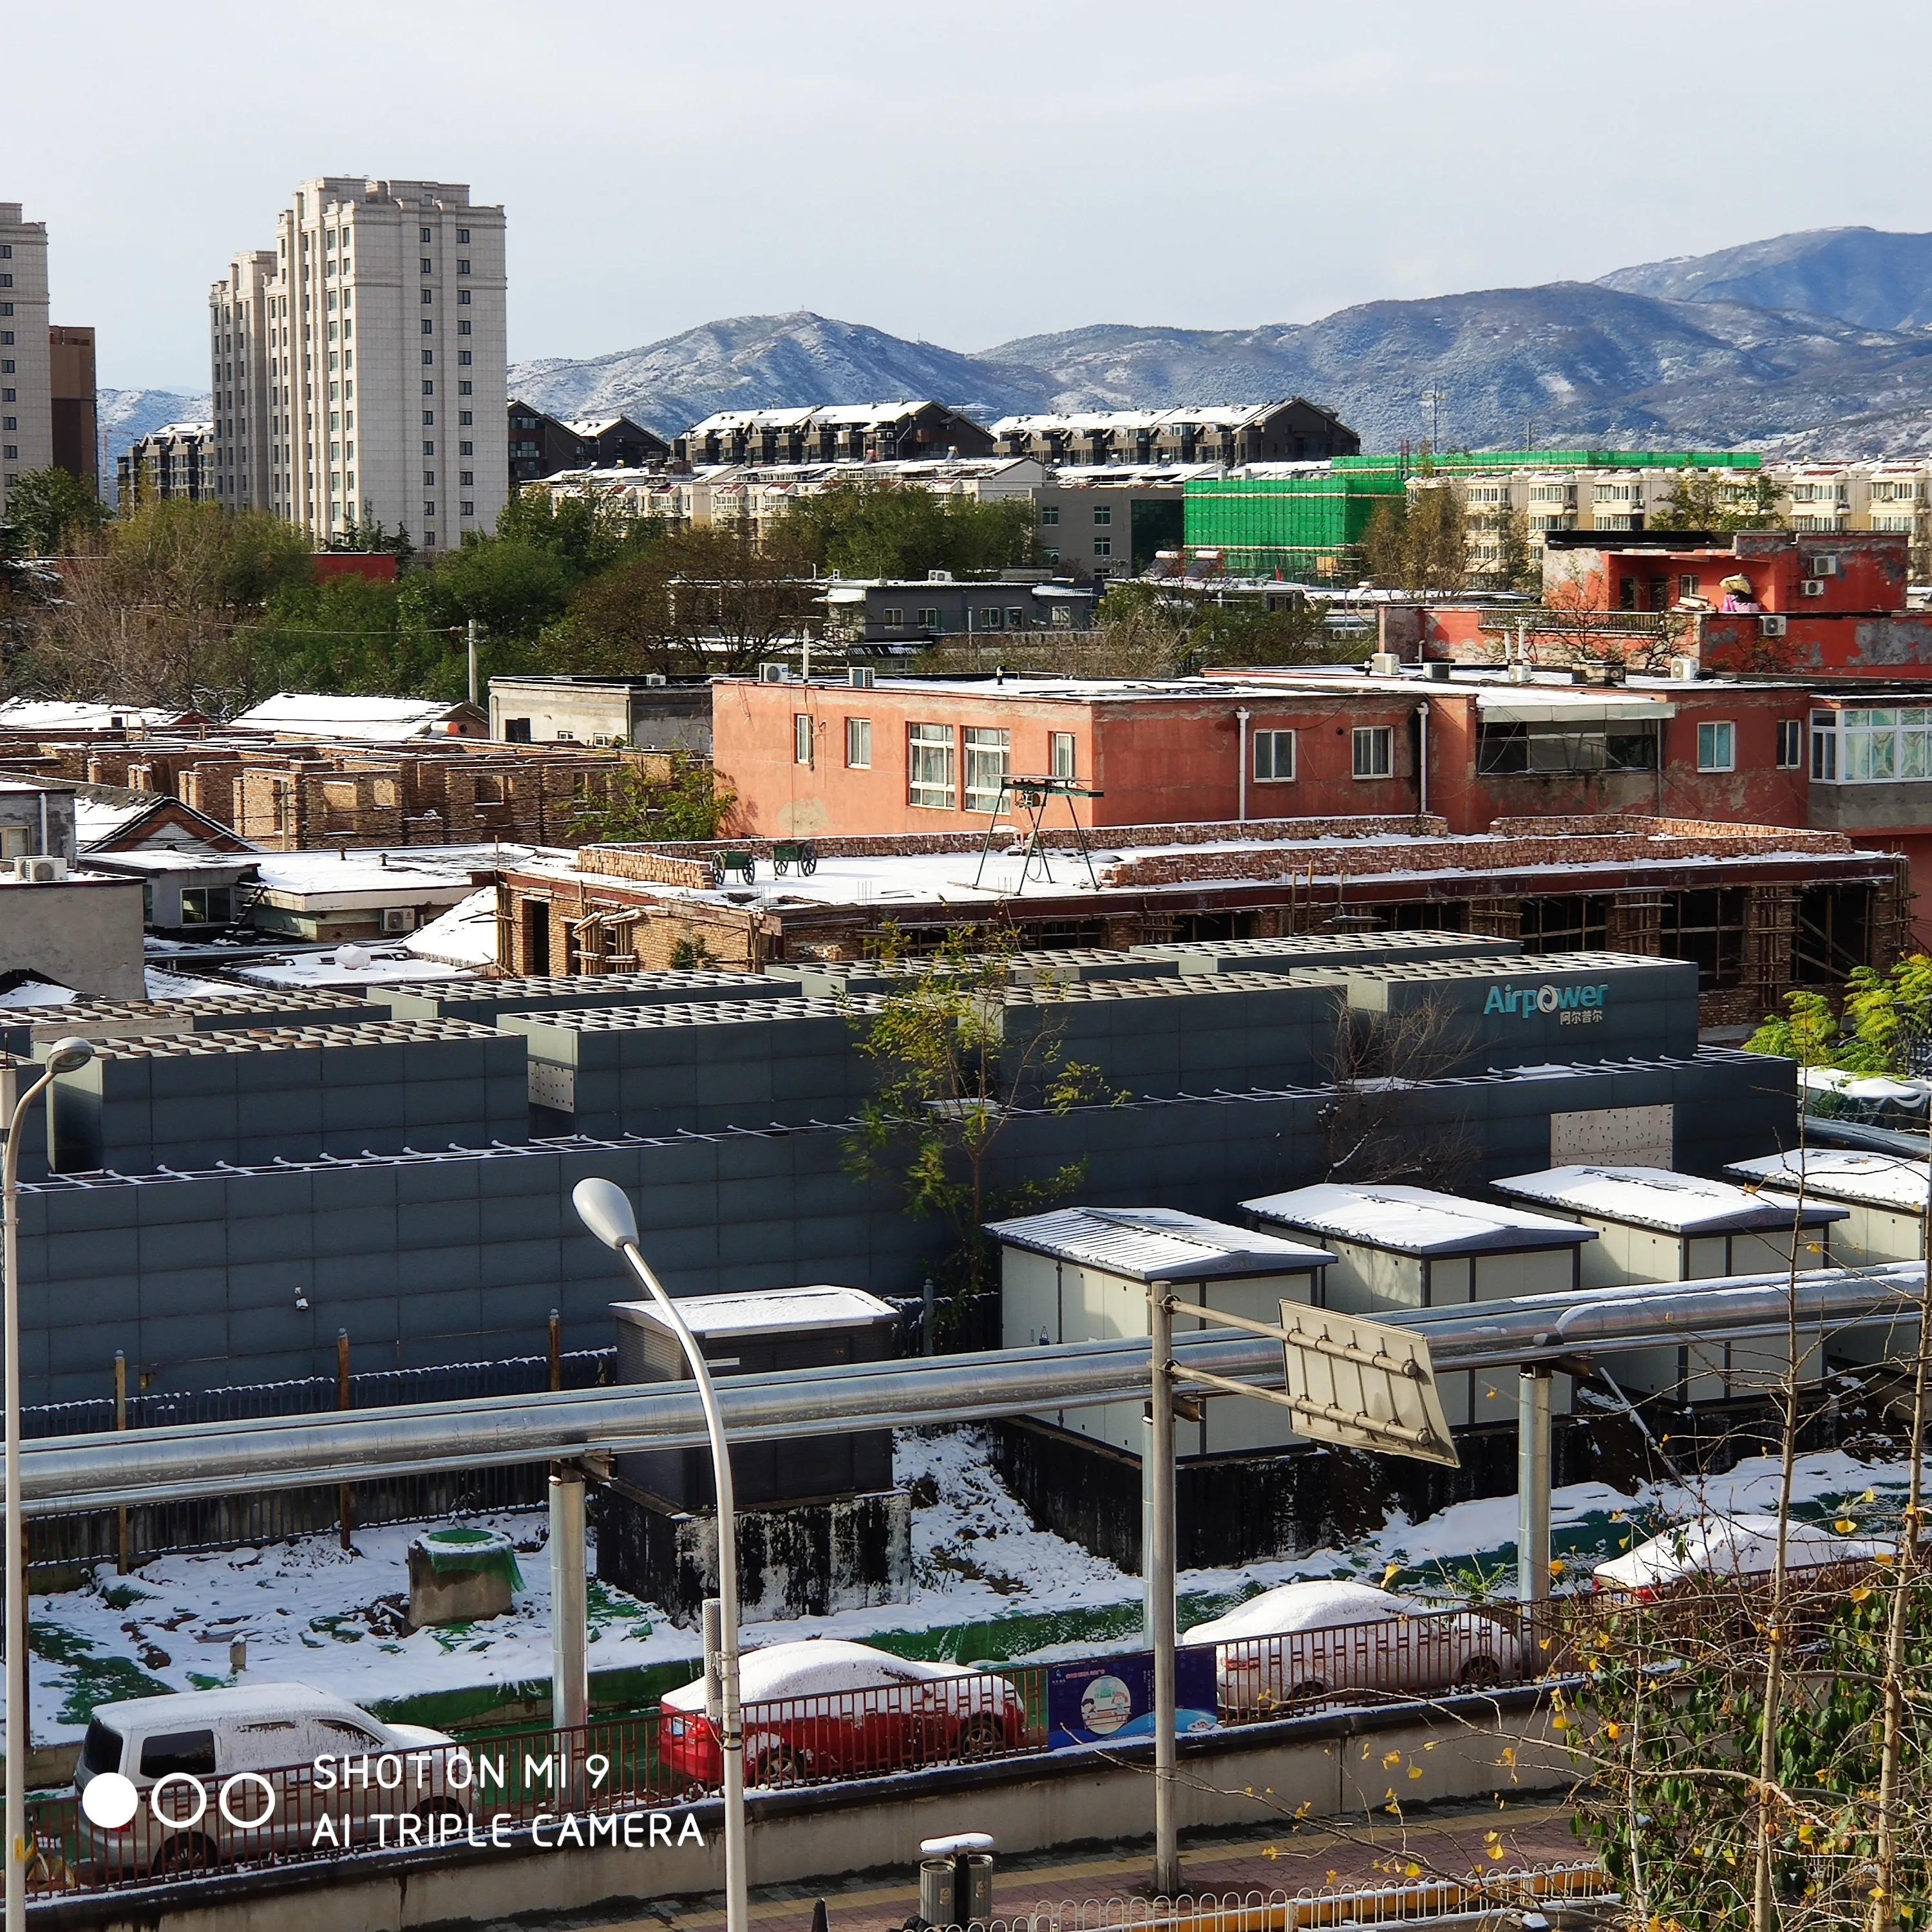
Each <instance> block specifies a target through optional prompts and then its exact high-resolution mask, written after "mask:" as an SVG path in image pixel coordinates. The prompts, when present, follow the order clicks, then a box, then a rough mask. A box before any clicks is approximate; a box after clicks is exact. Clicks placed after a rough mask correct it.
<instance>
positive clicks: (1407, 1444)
mask: <svg viewBox="0 0 1932 1932" xmlns="http://www.w3.org/2000/svg"><path fill="white" fill-rule="evenodd" d="M1281 1326H1282V1333H1283V1345H1282V1355H1283V1367H1282V1373H1283V1387H1284V1388H1286V1390H1287V1391H1288V1403H1289V1408H1290V1409H1292V1411H1293V1412H1294V1415H1295V1427H1296V1429H1297V1430H1299V1431H1300V1432H1301V1434H1303V1435H1304V1436H1310V1437H1312V1438H1313V1439H1314V1440H1315V1441H1316V1442H1333V1443H1335V1444H1336V1445H1338V1446H1339V1447H1340V1448H1344V1449H1373V1450H1376V1451H1379V1452H1380V1453H1381V1454H1383V1455H1385V1456H1406V1457H1409V1458H1410V1459H1411V1460H1413V1461H1415V1462H1420V1463H1443V1464H1445V1465H1446V1466H1448V1468H1450V1469H1457V1468H1460V1466H1461V1464H1462V1460H1463V1459H1462V1458H1461V1457H1460V1456H1459V1455H1458V1454H1457V1452H1456V1445H1455V1442H1454V1439H1453V1438H1452V1437H1451V1435H1450V1433H1449V1424H1448V1418H1446V1417H1445V1415H1443V1413H1442V1397H1441V1396H1440V1394H1438V1393H1437V1391H1436V1370H1435V1365H1434V1364H1433V1363H1432V1362H1431V1361H1430V1355H1429V1344H1428V1343H1427V1342H1426V1341H1424V1340H1423V1338H1422V1337H1421V1336H1420V1335H1418V1334H1415V1333H1413V1332H1412V1331H1410V1330H1408V1329H1406V1328H1389V1327H1387V1326H1385V1325H1384V1324H1382V1322H1364V1321H1363V1320H1361V1319H1360V1318H1359V1317H1358V1316H1352V1315H1343V1314H1341V1313H1339V1312H1337V1310H1334V1309H1330V1308H1309V1307H1304V1305H1303V1304H1301V1302H1298V1301H1284V1302H1283V1304H1281Z"/></svg>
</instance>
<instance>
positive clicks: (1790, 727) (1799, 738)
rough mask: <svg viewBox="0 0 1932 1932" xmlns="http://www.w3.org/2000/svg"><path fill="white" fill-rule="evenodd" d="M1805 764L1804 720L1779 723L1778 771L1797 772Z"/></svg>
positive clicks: (1787, 720)
mask: <svg viewBox="0 0 1932 1932" xmlns="http://www.w3.org/2000/svg"><path fill="white" fill-rule="evenodd" d="M1804 762H1805V725H1804V722H1803V721H1802V719H1799V718H1780V719H1779V720H1778V769H1779V770H1780V771H1781V772H1795V771H1796V770H1797V769H1799V766H1801V765H1802V764H1803V763H1804Z"/></svg>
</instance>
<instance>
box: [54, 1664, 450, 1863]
mask: <svg viewBox="0 0 1932 1932" xmlns="http://www.w3.org/2000/svg"><path fill="white" fill-rule="evenodd" d="M325 1758H328V1759H333V1760H336V1765H335V1767H334V1768H333V1769H332V1772H330V1773H329V1774H328V1775H325V1776H324V1777H323V1778H320V1779H318V1778H317V1775H316V1773H315V1769H314V1767H315V1766H316V1764H317V1761H318V1760H322V1759H325ZM344 1760H347V1761H348V1763H350V1765H352V1766H367V1769H365V1770H363V1771H362V1772H360V1773H357V1772H350V1774H349V1775H347V1776H346V1777H345V1776H344V1775H343V1761H344ZM452 1767H453V1768H454V1770H453V1775H452ZM104 1772H118V1773H119V1774H120V1775H121V1776H122V1777H124V1778H126V1779H127V1780H128V1781H129V1782H130V1784H132V1785H133V1787H134V1790H135V1792H136V1794H137V1796H138V1804H137V1806H136V1811H135V1813H134V1816H133V1819H132V1820H131V1821H130V1822H129V1823H127V1824H126V1825H124V1826H119V1827H118V1828H115V1829H109V1828H107V1827H104V1826H102V1825H101V1824H98V1823H95V1821H94V1820H92V1819H90V1818H89V1816H88V1813H87V1809H86V1792H87V1787H89V1784H92V1782H93V1781H94V1780H95V1778H98V1777H100V1776H101V1775H103V1774H104ZM392 1774H393V1775H394V1777H395V1783H394V1784H389V1785H386V1784H384V1783H383V1782H382V1780H383V1778H386V1777H388V1776H389V1775H392ZM470 1774H471V1766H470V1765H469V1762H468V1757H467V1754H466V1752H465V1751H463V1748H462V1747H461V1746H460V1745H458V1744H457V1743H456V1742H455V1740H454V1739H452V1738H450V1737H449V1736H447V1735H446V1733H443V1732H441V1731H432V1730H425V1728H424V1727H422V1726H421V1725H419V1724H389V1723H387V1722H386V1721H384V1720H383V1719H382V1718H375V1717H371V1715H370V1714H369V1713H368V1712H367V1711H365V1710H363V1709H361V1708H360V1706H357V1705H354V1704H352V1703H350V1702H349V1701H348V1700H347V1698H343V1697H336V1696H335V1695H333V1694H332V1693H330V1692H329V1691H317V1690H316V1689H314V1688H313V1687H311V1685H307V1684H260V1685H248V1686H246V1687H245V1688H238V1689H235V1690H225V1691H176V1692H173V1693H171V1694H169V1695H167V1696H165V1697H133V1698H130V1699H128V1700H127V1701H126V1702H124V1703H115V1704H100V1705H97V1706H95V1712H94V1716H93V1720H92V1722H91V1723H90V1724H89V1726H88V1727H87V1737H86V1742H84V1743H83V1745H82V1746H81V1750H80V1763H79V1764H78V1765H77V1767H76V1768H75V1771H74V1794H75V1796H76V1797H77V1798H78V1799H81V1800H82V1805H81V1811H80V1836H81V1841H82V1843H81V1849H82V1853H83V1856H84V1857H86V1858H89V1859H90V1860H92V1861H97V1862H99V1863H102V1864H107V1865H108V1866H110V1867H112V1868H113V1870H114V1871H115V1873H117V1875H121V1876H126V1875H128V1874H130V1873H132V1874H136V1875H138V1874H142V1873H147V1872H149V1871H154V1872H163V1873H165V1872H175V1871H201V1870H208V1869H209V1868H210V1867H213V1866H215V1865H217V1864H226V1863H229V1862H232V1861H237V1860H244V1859H251V1858H263V1857H268V1856H271V1855H274V1854H276V1853H278V1852H283V1853H286V1852H291V1851H308V1850H309V1849H312V1848H314V1846H315V1845H316V1844H317V1842H318V1838H317V1832H318V1825H319V1821H320V1820H321V1819H322V1818H323V1817H325V1816H327V1817H329V1818H330V1819H331V1820H332V1821H334V1822H335V1826H340V1824H341V1823H342V1822H343V1821H344V1820H346V1822H347V1827H348V1829H347V1837H348V1838H349V1839H350V1841H352V1842H355V1843H364V1844H368V1843H377V1842H380V1839H379V1835H378V1831H377V1827H376V1826H375V1824H374V1822H373V1819H374V1814H377V1813H384V1814H389V1816H391V1817H397V1816H399V1815H413V1816H414V1817H416V1818H419V1819H422V1820H434V1819H441V1818H444V1817H460V1816H462V1815H463V1814H465V1813H466V1811H467V1809H468V1807H467V1805H466V1803H465V1802H464V1794H465V1793H466V1792H467V1791H468V1790H469V1784H470ZM157 1784H164V1788H163V1790H161V1791H160V1793H159V1794H158V1796H150V1794H151V1793H154V1787H156V1785H157ZM197 1787H198V1790H197ZM224 1805H225V1808H226V1809H225V1811H224ZM237 1820H239V1821H240V1822H239V1823H237ZM258 1821H259V1822H258ZM320 1842H322V1843H324V1844H325V1845H326V1843H329V1842H330V1841H329V1839H328V1838H326V1837H325V1838H323V1839H322V1840H321V1841H320ZM387 1842H388V1843H390V1844H391V1845H394V1844H395V1843H397V1842H398V1833H397V1831H396V1829H395V1828H394V1827H393V1826H392V1827H391V1828H390V1829H389V1832H388V1837H387Z"/></svg>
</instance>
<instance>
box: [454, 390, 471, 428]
mask: <svg viewBox="0 0 1932 1932" xmlns="http://www.w3.org/2000/svg"><path fill="white" fill-rule="evenodd" d="M468 386H469V385H468V384H467V383H466V384H465V385H464V387H465V388H467V387H468ZM474 421H475V412H474V411H473V410H458V411H457V413H456V424H457V427H458V428H459V429H467V428H469V425H470V424H471V423H472V422H474Z"/></svg>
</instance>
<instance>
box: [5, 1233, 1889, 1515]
mask: <svg viewBox="0 0 1932 1932" xmlns="http://www.w3.org/2000/svg"><path fill="white" fill-rule="evenodd" d="M1789 1286H1790V1285H1789V1283H1788V1282H1787V1280H1786V1278H1785V1277H1783V1276H1781V1275H1749V1276H1742V1277H1733V1278H1728V1279H1725V1280H1715V1281H1703V1282H1681V1283H1664V1284H1661V1285H1659V1286H1655V1287H1646V1288H1643V1289H1631V1290H1625V1289H1595V1290H1586V1291H1585V1292H1583V1294H1582V1295H1580V1296H1579V1295H1538V1296H1532V1297H1526V1298H1523V1299H1522V1300H1519V1301H1497V1302H1491V1303H1483V1304H1475V1305H1465V1306H1463V1307H1454V1308H1436V1309H1427V1310H1418V1311H1416V1312H1415V1313H1412V1314H1411V1315H1409V1316H1405V1317H1402V1318H1400V1319H1399V1322H1398V1324H1397V1325H1403V1326H1411V1325H1412V1326H1416V1327H1419V1328H1423V1329H1424V1330H1426V1331H1427V1335H1428V1338H1429V1342H1430V1349H1431V1352H1432V1354H1433V1357H1434V1358H1435V1360H1436V1363H1437V1364H1438V1366H1439V1367H1441V1368H1443V1369H1445V1370H1457V1369H1476V1368H1488V1367H1506V1366H1514V1365H1520V1364H1523V1363H1524V1362H1534V1361H1545V1360H1553V1359H1556V1358H1561V1357H1563V1356H1566V1355H1577V1354H1579V1353H1580V1352H1585V1351H1590V1352H1599V1353H1604V1354H1613V1353H1616V1352H1621V1351H1622V1350H1625V1349H1641V1348H1646V1347H1655V1346H1657V1345H1658V1344H1659V1343H1677V1342H1681V1341H1682V1340H1685V1338H1686V1337H1688V1336H1717V1335H1737V1334H1749V1333H1752V1332H1754V1331H1767V1330H1772V1331H1775V1330H1781V1329H1782V1328H1784V1325H1785V1323H1786V1321H1787V1302H1788V1300H1789ZM1923 1288H1924V1268H1923V1266H1922V1265H1920V1264H1918V1263H1915V1262H1900V1263H1897V1264H1894V1265H1890V1266H1887V1267H1883V1268H1874V1269H1870V1270H1866V1271H1857V1270H1852V1269H1844V1268H1832V1269H1820V1270H1818V1271H1815V1272H1812V1273H1809V1274H1801V1275H1800V1276H1799V1277H1798V1283H1797V1305H1798V1313H1799V1321H1800V1323H1801V1325H1802V1326H1803V1327H1804V1328H1805V1329H1806V1330H1808V1331H1815V1330H1818V1329H1821V1328H1846V1327H1853V1326H1856V1325H1859V1324H1860V1323H1870V1322H1874V1321H1885V1320H1888V1319H1900V1318H1903V1317H1906V1316H1912V1315H1915V1313H1916V1312H1917V1310H1918V1306H1919V1304H1920V1301H1921V1297H1922V1292H1923ZM1174 1354H1175V1361H1177V1362H1178V1363H1179V1364H1182V1365H1184V1366H1185V1367H1191V1368H1199V1369H1203V1370H1207V1371H1208V1372H1209V1373H1212V1374H1219V1375H1224V1376H1232V1377H1234V1378H1235V1379H1238V1380H1242V1381H1247V1382H1253V1383H1255V1384H1256V1385H1257V1386H1259V1387H1264V1388H1268V1387H1273V1388H1279V1387H1280V1385H1281V1371H1282V1352H1281V1349H1280V1346H1279V1345H1278V1344H1277V1343H1272V1342H1269V1341H1265V1340H1262V1339H1260V1338H1259V1337H1246V1336H1237V1337H1228V1336H1226V1335H1215V1334H1199V1333H1196V1334H1192V1335H1189V1334H1177V1335H1176V1336H1175V1341H1174ZM1147 1384H1148V1345H1147V1343H1145V1341H1136V1340H1124V1341H1114V1342H1086V1343H1074V1344H1072V1345H1070V1346H1065V1347H1061V1348H1046V1349H995V1350H992V1351H989V1352H986V1353H984V1354H980V1355H954V1356H944V1355H941V1356H935V1357H932V1358H924V1359H914V1360H910V1361H889V1362H877V1363H868V1364H857V1365H852V1366H847V1367H837V1368H826V1369H808V1370H792V1371H790V1372H788V1373H784V1374H781V1375H772V1376H727V1377H726V1378H725V1379H724V1380H723V1381H722V1382H720V1383H719V1385H718V1403H719V1406H720V1407H721V1409H722V1410H723V1412H724V1425H725V1427H726V1430H727V1432H728V1433H730V1434H731V1435H733V1436H738V1437H741V1438H742V1439H745V1440H746V1441H748V1442H769V1441H774V1440H783V1439H788V1438H793V1437H798V1436H814V1435H823V1434H825V1433H827V1432H828V1431H829V1430H838V1429H842V1428H846V1427H851V1426H853V1425H859V1426H864V1427H872V1428H885V1427H913V1426H916V1425H918V1424H936V1423H937V1424H944V1423H957V1422H978V1421H989V1420H991V1419H992V1418H995V1417H998V1416H1002V1415H1022V1414H1025V1413H1026V1412H1028V1411H1031V1410H1036V1409H1082V1408H1091V1407H1094V1406H1097V1405H1099V1404H1100V1403H1108V1402H1117V1401H1119V1400H1121V1398H1122V1397H1137V1396H1139V1395H1140V1394H1142V1392H1143V1391H1145V1388H1146V1387H1147ZM705 1440H706V1436H705V1427H704V1418H703V1411H702V1409H701V1408H700V1405H699V1403H698V1400H697V1395H696V1394H695V1392H694V1391H689V1392H687V1391H682V1390H680V1389H677V1388H663V1387H661V1386H660V1387H658V1388H616V1389H580V1390H576V1391H570V1392H568V1393H565V1394H549V1393H544V1394H538V1395H529V1396H514V1397H493V1398H490V1399H488V1400H481V1401H473V1402H464V1403H416V1404H413V1405H410V1406H407V1407H398V1408H394V1409H362V1410H350V1411H349V1412H346V1413H344V1412H330V1413H326V1414H323V1415H293V1416H272V1417H265V1418H261V1419H260V1420H256V1421H237V1422H223V1423H199V1424H192V1425H189V1426H186V1427H171V1428H166V1429H144V1430H136V1431H133V1432H130V1433H121V1434H102V1435H95V1436H54V1437H46V1438H42V1439H39V1440H37V1441H35V1442H29V1443H28V1444H27V1445H25V1447H24V1448H23V1451H22V1454H21V1459H20V1476H21V1489H22V1495H23V1504H24V1511H23V1513H24V1514H26V1516H28V1517H37V1516H49V1515H55V1514H66V1513H68V1512H71V1511H78V1510H87V1509H99V1508H107V1507H110V1506H112V1505H116V1504H122V1503H139V1502H161V1501H178V1500H184V1499H189V1498H192V1497H199V1496H223V1495H230V1494H236V1493H245V1492H248V1491H252V1490H272V1489H280V1488H290V1487H299V1486H301V1485H302V1484H319V1483H325V1482H328V1483H335V1482H347V1481H364V1480H371V1479H375V1478H381V1477H384V1476H398V1475H417V1474H423V1473H427V1472H430V1471H433V1470H436V1469H449V1468H452V1467H474V1468H484V1467H488V1466H499V1465H502V1464H506V1463H541V1462H548V1461H553V1460H558V1459H568V1458H571V1457H579V1456H583V1455H586V1454H593V1453H598V1452H602V1451H612V1450H626V1449H642V1448H652V1449H673V1448H699V1447H701V1446H703V1443H704V1442H705Z"/></svg>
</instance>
